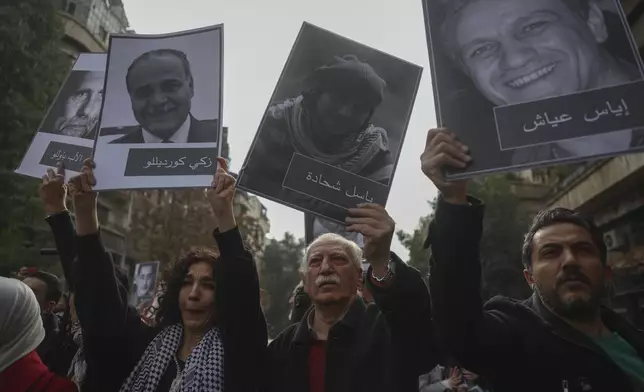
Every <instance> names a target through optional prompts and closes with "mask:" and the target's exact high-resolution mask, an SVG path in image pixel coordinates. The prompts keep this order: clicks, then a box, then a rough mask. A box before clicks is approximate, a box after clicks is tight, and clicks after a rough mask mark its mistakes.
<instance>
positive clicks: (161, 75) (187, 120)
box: [101, 49, 218, 144]
mask: <svg viewBox="0 0 644 392" xmlns="http://www.w3.org/2000/svg"><path fill="white" fill-rule="evenodd" d="M125 82H126V86H127V92H128V94H129V96H130V101H131V103H132V112H133V114H134V118H136V121H137V122H138V123H139V124H138V125H136V126H129V127H123V128H120V129H117V130H114V129H103V130H101V132H102V134H104V135H107V134H116V133H121V134H124V135H123V136H122V137H120V138H117V139H115V140H113V141H111V142H110V144H113V143H213V142H217V138H218V134H217V120H198V119H196V118H195V117H194V116H193V115H192V114H191V113H190V110H191V107H192V98H193V97H194V78H193V75H192V71H191V68H190V62H189V61H188V57H187V56H186V54H185V53H183V52H182V51H179V50H175V49H156V50H151V51H149V52H145V53H143V54H142V55H140V56H139V57H137V58H136V59H135V60H134V61H133V62H132V64H131V65H130V67H129V68H128V70H127V74H126V77H125Z"/></svg>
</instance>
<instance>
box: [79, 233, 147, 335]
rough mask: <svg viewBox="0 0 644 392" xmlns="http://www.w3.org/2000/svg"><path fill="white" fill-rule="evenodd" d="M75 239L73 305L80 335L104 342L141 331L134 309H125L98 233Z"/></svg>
mask: <svg viewBox="0 0 644 392" xmlns="http://www.w3.org/2000/svg"><path fill="white" fill-rule="evenodd" d="M76 238H77V247H78V261H77V265H76V271H75V279H76V280H75V281H76V298H75V301H76V312H77V313H78V318H79V320H80V322H81V325H82V326H83V335H84V336H85V335H86V336H87V337H88V338H89V337H90V336H91V337H92V338H97V339H105V338H110V337H125V336H126V334H132V333H135V332H139V331H140V330H142V329H143V325H144V324H143V322H142V321H141V318H140V317H139V315H138V314H137V312H136V309H134V308H133V307H131V306H128V295H127V290H126V288H125V287H123V285H122V284H121V283H120V282H119V280H118V279H117V277H116V273H115V270H114V264H113V262H112V256H111V255H110V253H109V252H108V251H106V250H105V247H104V246H103V243H102V241H101V236H100V233H96V234H89V235H84V236H78V237H76ZM108 341H109V339H108Z"/></svg>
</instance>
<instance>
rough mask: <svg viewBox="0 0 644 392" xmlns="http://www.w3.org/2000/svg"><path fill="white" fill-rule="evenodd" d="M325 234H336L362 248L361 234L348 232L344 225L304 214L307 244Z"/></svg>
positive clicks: (362, 238) (362, 239)
mask: <svg viewBox="0 0 644 392" xmlns="http://www.w3.org/2000/svg"><path fill="white" fill-rule="evenodd" d="M327 233H335V234H338V235H340V236H342V237H344V238H346V239H348V240H349V241H353V242H355V243H356V244H358V246H359V247H360V248H363V247H364V237H363V236H362V234H360V233H355V232H351V231H348V230H347V226H346V225H345V224H344V223H338V222H335V221H332V220H328V219H325V218H322V217H321V216H317V215H314V214H308V213H305V214H304V240H305V241H306V243H307V244H310V243H311V242H313V241H314V240H315V239H316V238H318V237H319V236H321V235H322V234H327Z"/></svg>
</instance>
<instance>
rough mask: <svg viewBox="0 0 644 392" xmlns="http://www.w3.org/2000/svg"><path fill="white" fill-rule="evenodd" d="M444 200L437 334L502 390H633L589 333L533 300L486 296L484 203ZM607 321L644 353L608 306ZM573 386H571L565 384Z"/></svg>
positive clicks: (435, 289)
mask: <svg viewBox="0 0 644 392" xmlns="http://www.w3.org/2000/svg"><path fill="white" fill-rule="evenodd" d="M470 204H471V205H469V206H468V205H453V204H448V203H447V202H445V201H444V200H442V199H440V198H439V201H438V205H437V209H436V214H435V218H434V220H433V221H432V223H431V224H430V230H429V236H428V239H427V244H428V245H431V250H432V252H431V254H432V256H431V260H430V284H429V287H430V292H431V297H432V309H433V313H434V320H435V322H436V326H437V329H438V334H439V336H440V338H441V340H442V341H443V342H444V346H445V347H448V348H449V350H450V353H451V355H453V356H454V358H455V359H456V360H457V361H458V362H459V363H460V365H462V366H463V367H464V368H466V369H468V370H471V371H473V372H475V373H478V374H480V375H482V376H485V377H486V378H487V379H488V380H489V382H490V385H491V386H492V387H493V388H494V391H495V392H506V391H507V392H516V391H521V392H562V391H567V392H582V391H591V392H617V391H619V392H629V391H640V390H641V389H635V387H634V385H635V384H634V383H632V382H631V381H630V380H629V376H627V374H625V372H623V371H622V370H621V369H620V368H619V367H618V366H617V365H616V364H615V363H614V362H613V361H612V360H611V358H610V357H608V355H607V354H606V353H605V352H604V351H603V350H602V349H601V348H600V347H599V346H597V345H596V344H595V343H594V342H593V341H592V340H591V339H590V338H588V337H587V336H586V335H584V334H583V333H581V332H579V331H577V330H576V329H574V328H572V327H571V326H570V325H569V324H568V323H566V322H565V321H563V319H561V318H559V317H558V316H556V315H554V314H553V313H551V312H550V311H549V310H548V309H546V308H545V307H544V306H543V304H542V303H541V301H540V299H539V297H538V296H537V295H534V296H533V297H532V298H530V299H528V300H526V301H515V300H511V299H508V298H504V297H496V298H493V299H491V300H490V301H489V302H487V303H486V304H485V306H483V302H482V299H481V294H480V288H481V264H480V260H479V243H480V239H481V234H482V227H483V224H482V222H483V205H482V204H481V202H480V201H478V200H476V199H474V198H471V199H470ZM602 319H603V321H604V324H605V325H606V326H607V327H608V328H609V329H610V330H611V331H614V332H617V333H618V334H619V335H621V337H622V338H624V339H625V340H626V341H628V342H629V343H630V344H631V346H633V347H634V348H635V349H636V350H637V352H638V353H639V355H640V357H641V358H644V334H642V332H641V331H638V330H636V329H635V328H634V327H633V326H632V325H630V324H629V323H628V322H626V321H625V320H624V319H622V318H621V317H619V316H618V315H617V314H615V313H614V312H612V311H610V310H609V309H602ZM565 387H567V389H565Z"/></svg>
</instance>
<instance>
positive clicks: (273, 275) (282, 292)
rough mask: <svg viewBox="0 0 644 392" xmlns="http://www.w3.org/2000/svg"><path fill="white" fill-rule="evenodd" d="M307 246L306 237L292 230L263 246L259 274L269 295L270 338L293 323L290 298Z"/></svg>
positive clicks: (267, 309)
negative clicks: (290, 320) (294, 234)
mask: <svg viewBox="0 0 644 392" xmlns="http://www.w3.org/2000/svg"><path fill="white" fill-rule="evenodd" d="M304 248H305V242H304V239H302V238H300V239H295V237H294V236H293V235H292V234H291V233H285V234H284V238H283V239H282V240H280V241H277V240H275V239H271V240H270V241H269V242H268V243H267V244H266V247H265V248H264V256H263V258H262V260H263V262H262V265H261V271H260V276H261V282H262V288H263V289H264V290H266V292H267V294H268V296H269V305H268V307H267V308H266V309H265V316H266V322H267V324H268V335H269V337H270V338H271V339H273V338H275V337H276V336H277V335H278V334H279V333H280V332H282V330H284V328H286V327H287V326H288V325H289V324H290V322H289V320H288V314H289V311H290V305H289V303H288V300H289V298H290V296H291V293H292V292H293V289H294V288H295V286H297V284H298V283H299V282H300V274H299V267H300V261H301V260H302V257H303V254H304Z"/></svg>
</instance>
